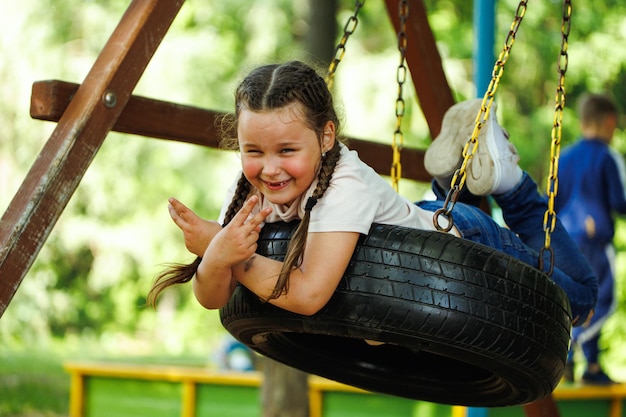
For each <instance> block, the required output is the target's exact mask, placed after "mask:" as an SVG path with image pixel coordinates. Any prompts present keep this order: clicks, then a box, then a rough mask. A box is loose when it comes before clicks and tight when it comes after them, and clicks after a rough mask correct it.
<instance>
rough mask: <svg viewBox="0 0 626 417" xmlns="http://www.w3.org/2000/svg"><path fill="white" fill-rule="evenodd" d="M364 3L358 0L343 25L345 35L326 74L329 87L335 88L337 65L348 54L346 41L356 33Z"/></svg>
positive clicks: (363, 0)
mask: <svg viewBox="0 0 626 417" xmlns="http://www.w3.org/2000/svg"><path fill="white" fill-rule="evenodd" d="M364 4H365V0H356V2H355V5H354V12H353V13H352V15H351V16H350V17H349V18H348V21H347V22H346V24H345V25H344V27H343V36H342V37H341V40H340V41H339V44H338V45H337V47H336V48H335V54H334V58H333V60H332V61H331V62H330V65H329V66H328V74H327V75H326V85H328V89H332V88H333V83H334V80H335V72H336V71H337V66H338V65H339V63H340V62H341V60H342V59H343V57H344V55H345V54H346V42H348V38H349V37H350V35H352V34H353V33H354V31H355V30H356V27H357V25H358V24H359V18H358V15H359V11H360V10H361V8H362V7H363V5H364Z"/></svg>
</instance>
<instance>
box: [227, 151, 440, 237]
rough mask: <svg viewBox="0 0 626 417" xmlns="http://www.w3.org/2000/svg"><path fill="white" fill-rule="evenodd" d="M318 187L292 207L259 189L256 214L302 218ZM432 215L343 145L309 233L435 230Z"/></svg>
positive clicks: (280, 218)
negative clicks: (386, 227)
mask: <svg viewBox="0 0 626 417" xmlns="http://www.w3.org/2000/svg"><path fill="white" fill-rule="evenodd" d="M240 175H241V174H240ZM237 179H239V176H237ZM236 186H237V180H236V181H235V182H234V183H233V185H232V186H231V187H230V189H229V190H228V194H227V196H226V200H225V202H224V205H223V207H222V212H221V214H220V218H219V222H220V224H222V223H223V222H224V215H225V213H226V210H227V209H228V206H229V205H230V202H231V200H232V198H233V196H234V194H235V190H236ZM316 186H317V181H314V182H313V184H311V186H310V187H309V189H308V190H307V192H306V193H305V195H304V196H301V197H300V199H299V200H298V201H296V202H295V203H294V204H292V205H291V206H290V207H286V206H284V205H277V204H273V203H271V202H269V201H267V199H265V198H264V197H263V195H261V193H259V192H258V190H254V191H253V193H255V194H256V195H258V196H259V201H260V204H257V205H256V207H255V208H254V210H253V212H252V215H254V214H256V213H258V212H259V211H260V210H261V207H263V208H265V207H268V206H271V207H272V209H273V211H272V213H271V214H270V215H269V216H268V217H267V219H266V222H267V223H274V222H278V221H285V222H289V221H292V220H295V219H301V218H302V216H303V215H304V207H305V204H306V201H307V199H308V198H309V197H310V196H311V195H312V194H313V191H314V190H315V187H316ZM432 216H433V213H432V212H430V211H426V210H424V209H422V208H420V207H418V206H416V205H415V204H413V203H412V202H411V201H409V200H408V199H406V198H404V197H402V196H401V195H399V194H398V193H397V192H396V191H395V190H394V189H393V188H392V187H391V186H390V185H389V184H388V183H387V182H386V181H385V179H383V178H382V177H381V176H380V175H379V174H378V173H376V171H374V170H373V169H372V168H371V167H369V166H368V165H366V164H365V163H364V162H363V161H361V160H360V159H359V156H358V154H357V152H356V151H353V150H349V149H348V148H347V147H346V146H345V145H343V144H342V145H341V155H340V158H339V161H338V163H337V166H336V167H335V171H334V172H333V177H332V179H331V181H330V186H329V187H328V189H327V190H326V192H325V193H324V196H323V197H322V198H320V199H319V200H318V202H317V204H316V205H315V207H313V209H312V210H311V220H310V223H309V232H313V233H314V232H358V233H362V234H367V233H368V232H369V230H370V227H371V225H372V223H382V224H390V225H397V226H406V227H412V228H414V229H424V230H435V228H434V226H433V220H432Z"/></svg>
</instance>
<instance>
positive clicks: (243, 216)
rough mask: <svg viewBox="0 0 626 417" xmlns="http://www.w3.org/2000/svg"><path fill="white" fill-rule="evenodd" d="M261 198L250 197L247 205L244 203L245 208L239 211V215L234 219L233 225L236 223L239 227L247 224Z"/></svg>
mask: <svg viewBox="0 0 626 417" xmlns="http://www.w3.org/2000/svg"><path fill="white" fill-rule="evenodd" d="M258 201H259V197H257V196H255V195H253V196H252V197H250V198H249V199H248V200H247V201H246V202H245V203H243V207H241V208H240V209H239V211H238V212H237V214H235V216H234V217H233V219H232V221H231V223H235V224H237V225H243V224H245V223H246V220H247V219H248V216H249V215H250V213H252V209H253V208H254V206H255V205H256V203H258Z"/></svg>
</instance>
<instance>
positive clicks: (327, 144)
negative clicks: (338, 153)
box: [321, 120, 336, 153]
mask: <svg viewBox="0 0 626 417" xmlns="http://www.w3.org/2000/svg"><path fill="white" fill-rule="evenodd" d="M335 134H336V132H335V123H333V122H332V121H330V120H329V121H328V122H326V126H324V133H323V134H322V143H321V145H322V153H325V152H328V151H330V150H331V149H332V148H333V146H334V145H335Z"/></svg>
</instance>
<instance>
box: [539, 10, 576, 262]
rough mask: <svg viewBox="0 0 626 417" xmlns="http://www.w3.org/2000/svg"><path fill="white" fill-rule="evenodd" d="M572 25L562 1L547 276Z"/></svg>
mask: <svg viewBox="0 0 626 417" xmlns="http://www.w3.org/2000/svg"><path fill="white" fill-rule="evenodd" d="M571 23H572V2H571V0H564V1H563V21H562V22H561V51H560V53H559V57H558V60H557V61H558V73H559V81H558V85H557V89H556V97H555V106H554V124H553V126H552V134H551V136H552V142H551V145H550V170H549V176H548V183H547V187H546V193H547V196H548V208H547V209H546V212H545V214H544V216H543V230H544V232H545V243H544V247H543V248H542V249H541V252H540V256H539V269H541V270H542V271H543V269H544V260H543V258H544V254H545V252H549V254H550V265H548V268H549V269H548V271H547V273H548V274H552V272H553V270H554V250H553V249H552V247H550V243H551V242H550V239H551V234H552V232H553V231H554V228H555V226H556V211H555V209H554V204H555V200H556V194H557V191H558V188H559V179H558V170H559V154H560V152H561V130H562V122H563V109H564V108H565V73H566V72H567V65H568V54H567V47H568V39H569V32H570V28H571Z"/></svg>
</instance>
